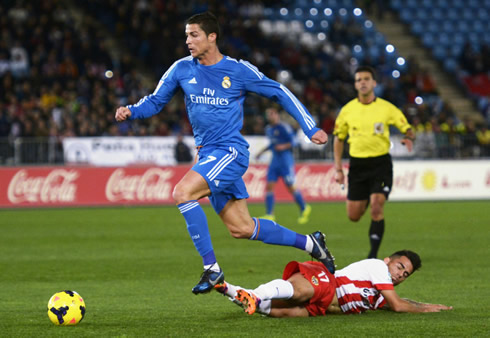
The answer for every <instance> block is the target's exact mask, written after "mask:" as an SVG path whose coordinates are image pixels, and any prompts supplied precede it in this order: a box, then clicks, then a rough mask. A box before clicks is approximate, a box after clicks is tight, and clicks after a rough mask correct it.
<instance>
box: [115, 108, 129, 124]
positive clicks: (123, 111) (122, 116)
mask: <svg viewBox="0 0 490 338" xmlns="http://www.w3.org/2000/svg"><path fill="white" fill-rule="evenodd" d="M130 116H131V110H129V108H126V107H119V108H117V110H116V121H117V122H121V121H124V120H126V119H127V118H129V117H130Z"/></svg>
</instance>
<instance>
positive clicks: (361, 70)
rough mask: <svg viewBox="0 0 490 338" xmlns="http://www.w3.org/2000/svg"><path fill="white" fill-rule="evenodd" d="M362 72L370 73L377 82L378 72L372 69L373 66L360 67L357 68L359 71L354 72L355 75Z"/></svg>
mask: <svg viewBox="0 0 490 338" xmlns="http://www.w3.org/2000/svg"><path fill="white" fill-rule="evenodd" d="M360 72H368V73H371V75H372V77H373V79H374V80H376V71H375V70H374V68H373V67H371V66H359V67H357V69H356V71H355V72H354V74H357V73H360Z"/></svg>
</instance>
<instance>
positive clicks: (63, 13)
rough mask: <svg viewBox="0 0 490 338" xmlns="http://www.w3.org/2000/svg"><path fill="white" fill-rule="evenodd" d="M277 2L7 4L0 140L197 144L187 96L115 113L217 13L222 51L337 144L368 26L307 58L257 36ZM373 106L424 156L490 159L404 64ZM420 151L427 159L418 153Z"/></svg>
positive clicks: (300, 50)
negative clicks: (143, 114)
mask: <svg viewBox="0 0 490 338" xmlns="http://www.w3.org/2000/svg"><path fill="white" fill-rule="evenodd" d="M281 3H282V2H281V1H273V0H270V1H263V0H262V1H258V0H255V1H248V2H240V1H238V0H227V1H218V0H216V1H204V0H198V1H193V2H185V1H184V2H182V1H164V0H137V1H133V0H106V1H97V0H86V1H81V2H64V1H58V0H43V1H39V2H38V1H22V0H4V1H2V2H1V3H0V35H1V38H0V138H5V137H8V138H9V139H15V138H17V137H49V138H51V139H53V140H55V142H58V143H59V141H60V140H61V138H62V137H67V136H81V137H83V136H126V135H130V136H168V135H191V134H192V131H191V128H190V125H189V122H188V120H187V116H186V113H185V106H184V102H183V100H182V99H181V94H178V95H177V97H176V98H175V99H174V100H172V101H171V102H170V103H169V104H168V105H167V106H166V107H165V108H164V112H163V113H161V114H158V115H156V116H154V117H152V118H150V119H147V120H141V121H133V122H125V123H120V124H118V123H116V122H115V120H114V112H115V109H116V108H117V107H118V106H120V105H125V104H128V103H135V102H137V101H138V99H139V98H141V97H143V96H145V95H147V94H149V93H151V92H153V89H154V86H155V85H156V84H157V82H158V80H159V78H160V77H161V76H162V74H163V73H164V72H165V70H166V69H167V68H168V67H170V66H171V64H172V63H173V62H174V61H175V60H177V59H178V58H181V57H184V56H186V55H188V51H187V49H186V46H185V34H184V30H185V19H187V18H188V17H189V16H191V15H192V14H194V13H196V12H202V11H205V10H212V11H213V12H214V13H215V14H216V15H217V17H218V18H219V19H220V21H221V28H222V41H221V42H220V49H221V51H222V52H223V53H224V54H226V55H230V56H232V57H235V58H237V59H238V58H242V59H245V60H248V61H250V62H251V63H253V64H255V65H256V66H257V67H259V69H260V70H261V71H262V72H263V73H264V74H265V75H267V76H268V77H270V78H272V79H276V80H279V79H280V75H279V73H280V70H283V69H287V70H289V72H290V74H291V79H290V82H289V83H286V84H287V85H288V86H290V88H291V89H292V90H293V92H294V93H295V94H296V95H297V96H298V97H299V98H300V100H301V101H302V102H303V103H304V104H305V106H306V107H307V108H308V109H309V110H310V112H311V113H312V115H313V116H314V117H315V119H316V120H317V122H318V123H319V125H320V126H321V127H322V128H323V129H324V130H325V131H326V132H327V133H329V134H331V132H332V130H333V126H334V121H335V118H336V114H337V113H338V110H339V109H340V107H341V106H342V105H343V104H345V103H347V102H348V101H349V100H350V99H352V98H353V97H355V95H356V93H355V91H354V87H353V79H352V71H353V69H354V68H355V67H356V66H357V65H356V64H355V63H353V59H352V55H351V53H350V50H351V46H352V45H353V44H355V43H357V42H359V40H360V39H362V31H361V27H360V26H358V25H356V24H355V23H353V22H345V23H344V22H342V21H336V22H335V24H334V27H333V29H331V30H330V31H329V33H328V34H329V35H328V39H327V41H328V42H326V43H325V46H324V48H320V49H318V48H317V49H311V48H306V47H302V46H301V45H299V44H298V43H296V42H291V41H288V40H287V39H284V38H283V37H281V36H274V35H272V36H271V35H267V36H266V35H264V34H263V33H262V32H261V30H260V29H259V28H258V27H259V25H258V22H259V20H260V19H261V15H262V13H263V9H264V7H266V6H278V5H279V4H281ZM364 63H366V64H369V65H371V66H374V67H375V68H376V70H377V71H378V76H379V77H378V88H377V95H379V96H381V97H383V98H385V99H387V100H389V101H391V102H393V103H394V104H395V105H397V106H398V107H400V108H402V110H403V111H404V113H405V114H406V115H407V118H408V119H409V121H410V122H411V123H413V125H414V126H415V128H416V130H417V133H418V134H419V136H418V137H419V138H420V139H423V140H425V139H427V141H424V142H417V143H420V147H421V149H418V151H419V152H420V154H423V155H420V156H421V157H432V156H438V157H454V156H458V157H459V156H461V157H465V156H468V157H470V156H490V154H489V150H488V149H489V147H490V132H489V131H488V130H487V129H486V126H485V125H481V126H476V125H474V123H473V122H472V120H470V119H468V120H465V121H459V120H458V119H457V117H456V114H455V112H454V111H453V110H452V108H451V107H449V106H448V105H447V104H445V103H444V102H443V101H442V100H441V99H440V98H439V97H438V95H437V88H436V87H435V85H434V81H433V79H432V78H431V76H430V74H429V72H428V71H427V70H425V69H423V68H422V67H420V66H419V65H418V63H417V60H416V59H410V58H409V59H408V60H407V67H406V71H404V72H403V73H402V74H401V75H400V77H399V78H398V79H395V78H393V76H392V69H389V68H388V67H387V64H386V63H385V60H384V59H383V57H380V58H378V59H367V60H365V62H364ZM268 105H270V101H268V100H266V99H263V98H260V97H258V96H255V95H251V96H250V97H249V98H248V99H247V100H246V105H245V107H244V115H245V124H244V129H243V133H244V134H247V135H263V134H264V127H265V124H266V121H265V118H264V111H265V108H266V107H267V106H268ZM422 148H423V149H422Z"/></svg>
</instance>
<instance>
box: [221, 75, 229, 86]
mask: <svg viewBox="0 0 490 338" xmlns="http://www.w3.org/2000/svg"><path fill="white" fill-rule="evenodd" d="M221 85H222V86H223V88H225V89H228V88H230V87H231V81H230V77H229V76H225V77H224V78H223V82H221Z"/></svg>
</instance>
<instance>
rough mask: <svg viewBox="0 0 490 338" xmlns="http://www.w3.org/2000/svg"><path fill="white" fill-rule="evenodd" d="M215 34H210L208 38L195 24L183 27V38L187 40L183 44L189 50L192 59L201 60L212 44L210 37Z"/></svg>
mask: <svg viewBox="0 0 490 338" xmlns="http://www.w3.org/2000/svg"><path fill="white" fill-rule="evenodd" d="M215 35H216V34H214V33H211V34H209V36H207V35H206V32H204V31H203V30H202V29H201V27H200V26H199V25H198V24H197V23H193V24H190V25H186V26H185V36H186V37H187V39H186V40H185V43H186V44H187V48H189V52H190V53H191V55H192V57H195V58H198V59H201V58H203V57H204V56H205V55H206V54H207V53H208V52H209V50H210V48H211V46H212V44H211V41H213V40H212V36H215Z"/></svg>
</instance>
